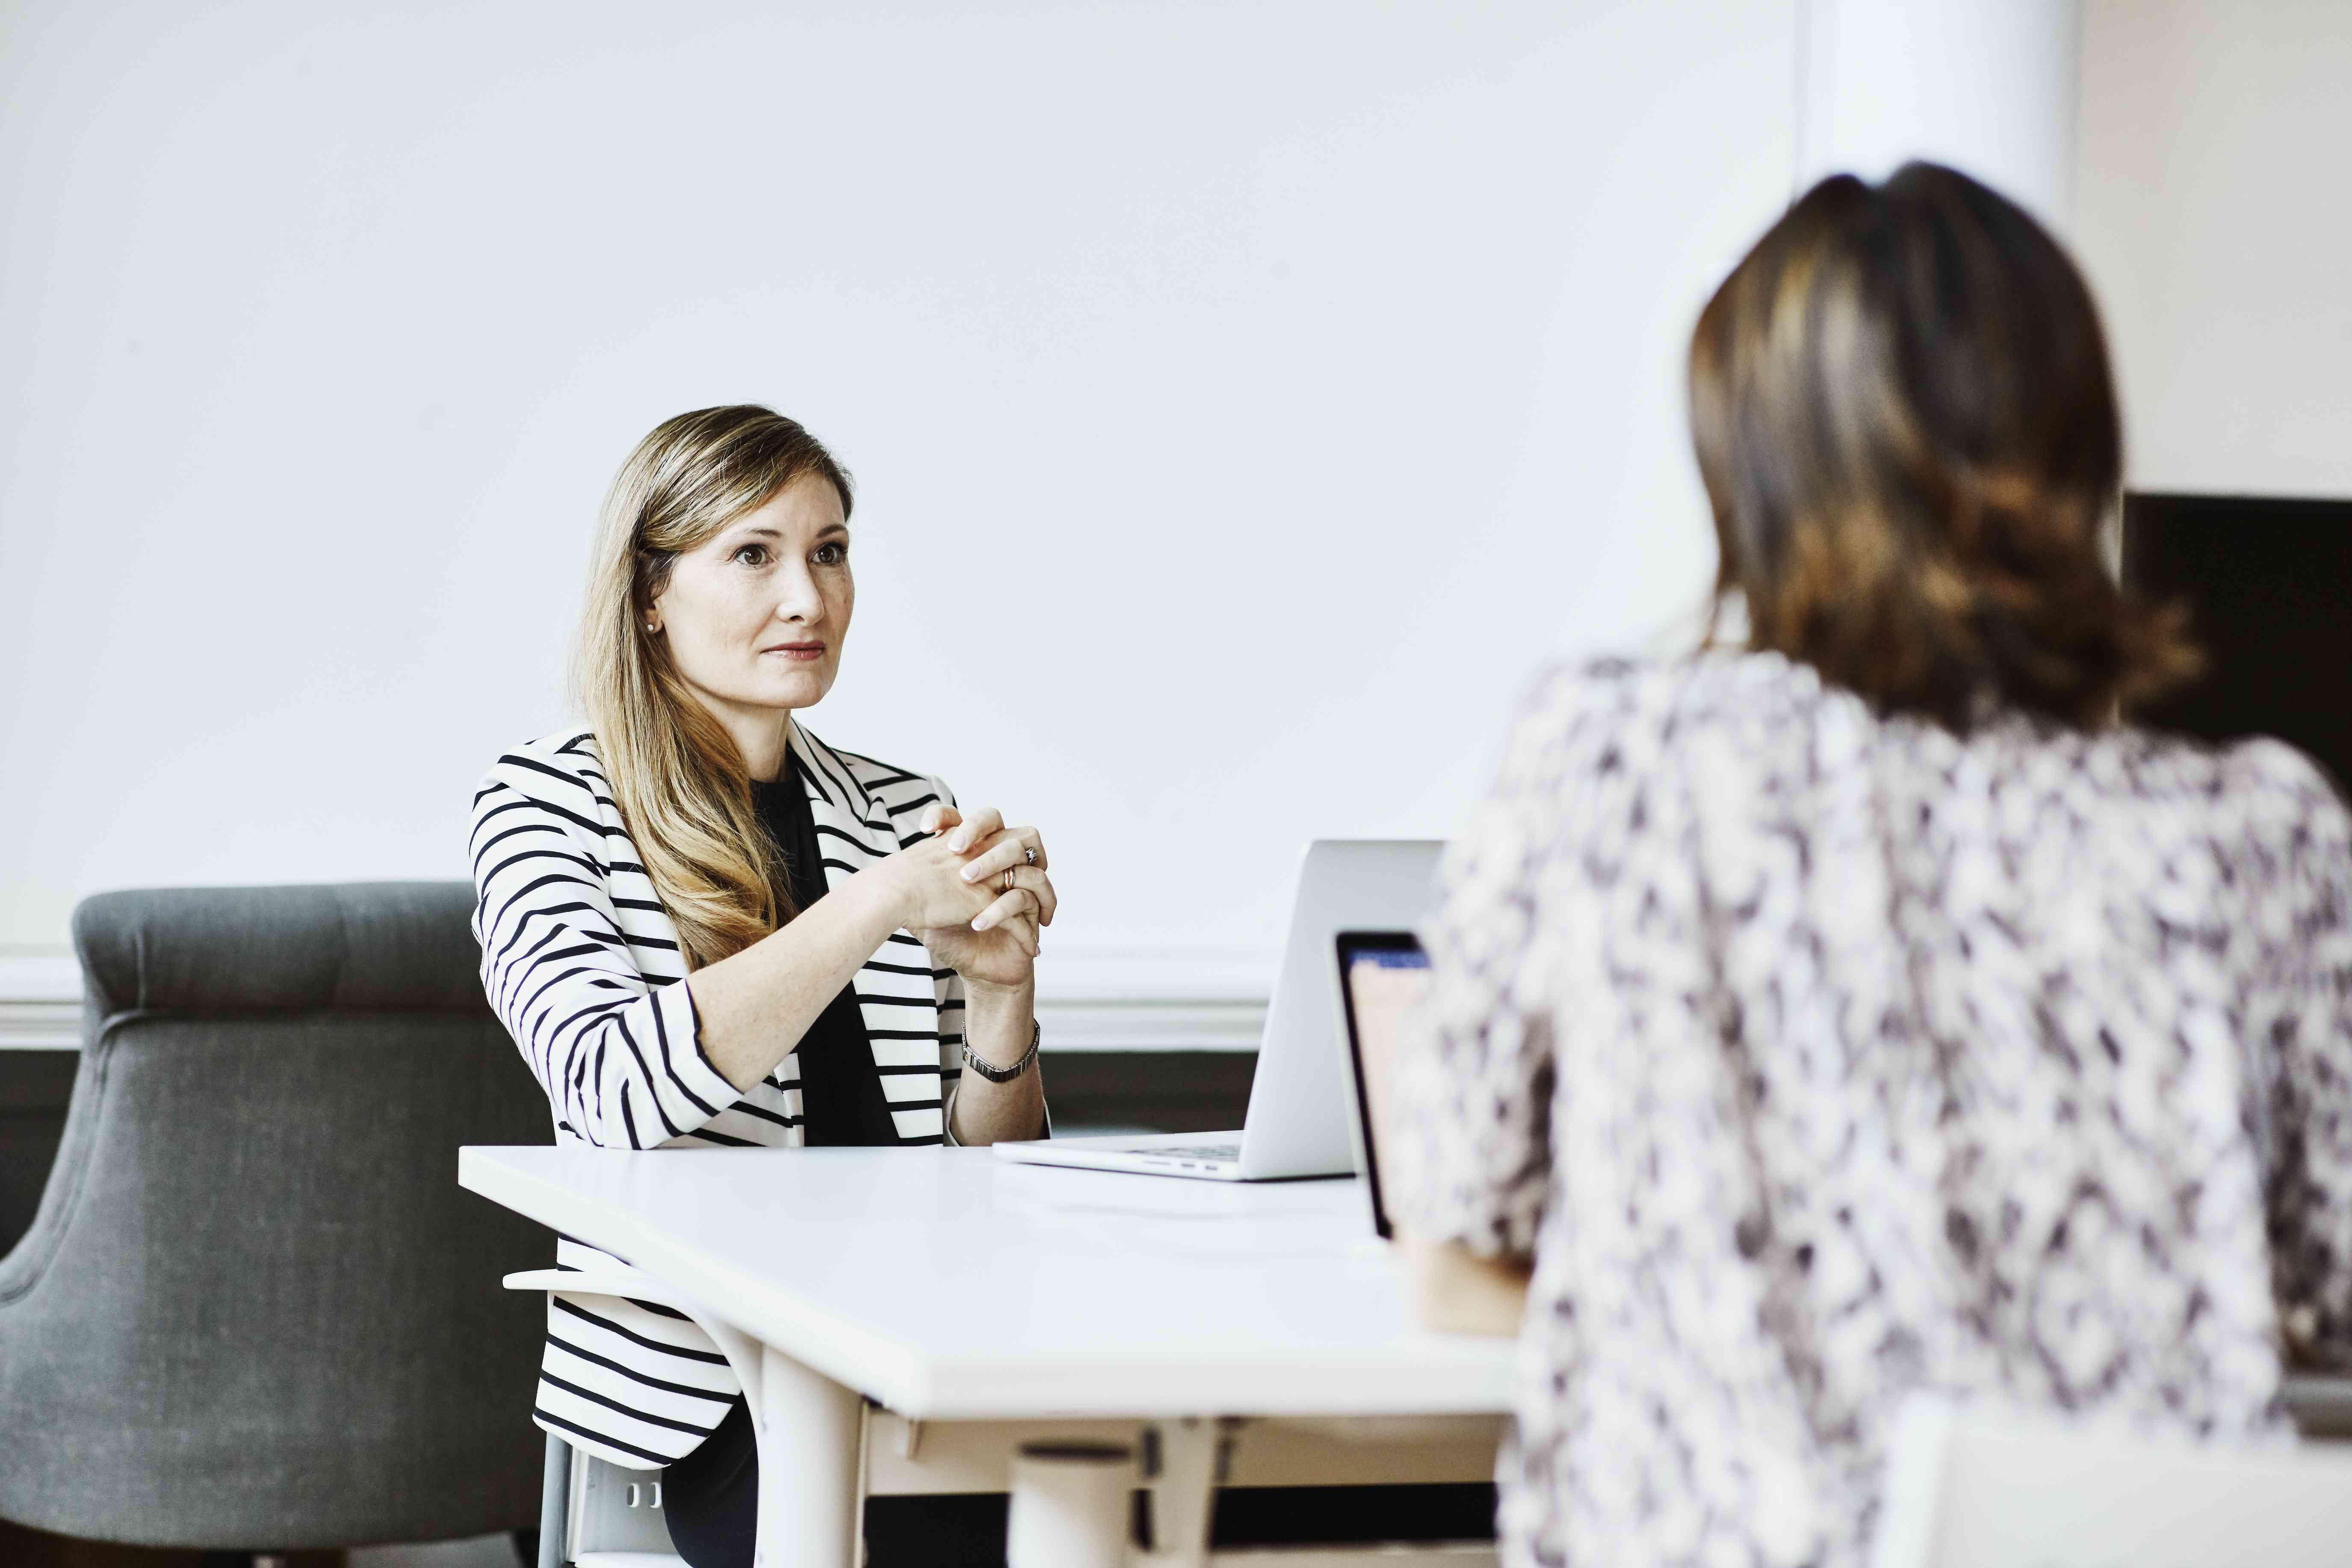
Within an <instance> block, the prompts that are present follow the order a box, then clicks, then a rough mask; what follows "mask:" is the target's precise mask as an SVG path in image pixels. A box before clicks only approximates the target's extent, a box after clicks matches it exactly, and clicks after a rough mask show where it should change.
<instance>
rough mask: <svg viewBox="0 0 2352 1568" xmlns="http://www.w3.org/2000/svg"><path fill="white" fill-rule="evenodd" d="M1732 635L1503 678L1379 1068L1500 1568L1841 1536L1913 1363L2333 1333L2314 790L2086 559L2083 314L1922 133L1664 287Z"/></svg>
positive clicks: (2148, 1385)
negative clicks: (2223, 725)
mask: <svg viewBox="0 0 2352 1568" xmlns="http://www.w3.org/2000/svg"><path fill="white" fill-rule="evenodd" d="M1690 405H1691V425H1692V433H1693V437H1694V438H1695V442H1696V447H1697V451H1698V461H1699V469H1700V473H1701V475H1702V477H1703V478H1704V479H1705V481H1706V491H1707V496H1708V498H1709V500H1710V501H1711V502H1712V503H1713V510H1714V513H1715V523H1716V530H1717V540H1718V542H1719V545H1720V549H1721V567H1720V572H1719V576H1718V586H1719V591H1720V595H1721V599H1720V606H1721V608H1722V610H1723V611H1724V612H1725V613H1726V615H1727V617H1728V618H1729V619H1731V620H1733V621H1738V620H1742V619H1744V621H1745V626H1746V633H1745V640H1746V645H1747V646H1746V647H1744V648H1738V649H1734V648H1730V647H1710V648H1708V649H1706V650H1704V651H1702V652H1701V653H1699V654H1698V655H1696V657H1693V658H1685V659H1681V660H1675V661H1672V662H1668V663H1662V664H1656V665H1649V666H1637V665H1631V664H1623V663H1601V664H1598V665H1594V666H1591V667H1588V668H1580V669H1571V670H1558V671H1554V672H1551V673H1549V674H1548V675H1546V676H1545V677H1544V678H1542V679H1540V680H1538V682H1537V684H1536V686H1535V688H1534V689H1533V691H1532V693H1531V695H1530V696H1529V698H1528V700H1527V702H1526V705H1525V707H1524V709H1523V710H1522V711H1521V713H1520V715H1519V717H1518V719H1517V725H1516V728H1515V730H1514V731H1513V734H1512V736H1511V740H1510V742H1509V746H1508V748H1507V755H1506V760H1505V762H1504V764H1503V768H1502V773H1501V777H1500V779H1499V780H1498V782H1497V783H1496V786H1495V789H1494V793H1493V795H1492V796H1491V797H1490V798H1489V800H1488V801H1487V802H1486V805H1485V806H1484V807H1483V808H1482V809H1481V811H1480V812H1479V814H1478V815H1477V816H1476V818H1475V822H1474V824H1473V826H1471V828H1470V830H1469V831H1468V833H1467V834H1466V835H1465V837H1464V838H1462V839H1461V840H1460V841H1459V842H1458V843H1456V844H1455V845H1454V847H1453V849H1452V852H1451V854H1450V856H1449V858H1448V860H1447V862H1446V868H1445V872H1444V902H1443V909H1442V912H1441V913H1440V914H1439V915H1438V916H1437V917H1436V918H1435V919H1434V920H1433V921H1432V923H1431V926H1430V929H1429V931H1427V932H1426V933H1425V934H1426V939H1427V942H1428V946H1429V948H1430V954H1431V959H1432V964H1433V982H1432V987H1431V991H1430V993H1429V995H1428V998H1427V1001H1426V1003H1425V1004H1424V1005H1423V1008H1422V1010H1421V1011H1420V1012H1419V1013H1418V1014H1417V1016H1416V1024H1415V1027H1416V1029H1417V1031H1418V1033H1417V1036H1416V1039H1417V1043H1418V1046H1419V1048H1417V1049H1414V1050H1412V1051H1411V1052H1409V1053H1408V1055H1407V1057H1406V1058H1405V1060H1404V1061H1403V1063H1402V1067H1401V1077H1402V1080H1403V1083H1402V1087H1401V1088H1400V1089H1399V1090H1398V1092H1399V1094H1400V1096H1401V1097H1402V1099H1403V1100H1405V1101H1406V1102H1407V1103H1412V1102H1415V1101H1417V1102H1418V1104H1419V1106H1420V1108H1421V1109H1422V1110H1423V1114H1422V1115H1421V1116H1420V1117H1419V1118H1417V1119H1416V1120H1414V1121H1412V1122H1411V1123H1410V1124H1408V1125H1406V1126H1404V1127H1403V1128H1402V1129H1401V1132H1402V1137H1401V1139H1400V1142H1401V1143H1402V1148H1401V1149H1400V1150H1399V1153H1400V1156H1401V1158H1400V1166H1401V1169H1400V1170H1399V1172H1398V1176H1399V1183H1398V1185H1399V1188H1400V1197H1401V1200H1402V1201H1401V1204H1400V1208H1401V1211H1402V1214H1403V1215H1404V1216H1405V1220H1404V1223H1405V1225H1406V1226H1407V1228H1408V1229H1410V1230H1412V1233H1413V1234H1414V1235H1415V1236H1416V1237H1417V1238H1418V1244H1419V1248H1420V1251H1419V1256H1420V1258H1421V1259H1422V1268H1423V1279H1424V1284H1425V1287H1426V1290H1425V1296H1424V1303H1425V1310H1427V1312H1428V1313H1429V1315H1431V1316H1432V1317H1433V1319H1434V1321H1438V1322H1440V1323H1442V1324H1446V1325H1449V1326H1454V1327H1461V1328H1469V1329H1486V1330H1490V1331H1512V1330H1516V1331H1517V1333H1518V1334H1519V1335H1520V1337H1521V1344H1522V1350H1523V1360H1522V1363H1521V1364H1522V1365H1523V1366H1525V1367H1527V1368H1528V1375H1527V1377H1526V1380H1525V1381H1524V1382H1523V1384H1522V1386H1521V1390H1520V1395H1519V1398H1518V1401H1517V1421H1516V1423H1515V1429H1514V1435H1513V1437H1512V1440H1511V1443H1510V1445H1509V1447H1508V1449H1507V1454H1506V1456H1505V1458H1504V1461H1503V1466H1502V1470H1501V1477H1500V1479H1501V1484H1502V1494H1503V1504H1502V1519H1501V1533H1502V1538H1503V1552H1504V1556H1505V1558H1506V1560H1507V1561H1508V1562H1510V1563H1517V1564H1524V1563H1538V1562H1539V1563H1570V1564H1585V1563H1699V1562H1706V1563H1716V1562H1739V1563H1755V1564H1798V1563H1806V1564H1852V1563H1861V1562H1862V1561H1863V1560H1864V1554H1865V1552H1866V1548H1867V1542H1868V1540H1869V1536H1870V1531H1871V1527H1872V1521H1873V1518H1874V1510H1875V1509H1876V1506H1877V1500H1878V1485H1879V1472H1880V1468H1881V1462H1882V1460H1883V1458H1884V1453H1885V1438H1886V1433H1887V1430H1888V1425H1889V1418H1890V1416H1891V1415H1892V1413H1893V1411H1894V1409H1895V1405H1896V1404H1897V1402H1898V1401H1899V1400H1900V1399H1901V1398H1902V1397H1903V1396H1905V1395H1906V1394H1909V1393H1911V1392H1912V1391H1915V1390H1938V1391H1943V1392H1946V1393H1949V1394H1997V1395H2000V1396H2003V1397H2006V1398H2009V1399H2012V1400H2017V1401H2021V1402H2024V1403H2027V1404H2030V1405H2042V1406H2049V1407H2056V1408H2061V1409H2067V1410H2083V1411H2089V1410H2099V1411H2104V1412H2108V1413H2112V1414H2115V1415H2120V1416H2122V1417H2125V1418H2127V1419H2129V1420H2132V1421H2135V1422H2137V1423H2139V1424H2141V1425H2143V1426H2148V1427H2156V1428H2169V1429H2173V1430H2177V1431H2180V1432H2184V1433H2189V1434H2193V1435H2198V1436H2208V1437H2216V1438H2252V1437H2257V1436H2263V1435H2265V1434H2271V1433H2274V1432H2278V1431H2280V1430H2282V1429H2283V1427H2284V1413H2283V1411H2282V1408H2281V1405H2280V1390H2281V1377H2282V1363H2283V1362H2284V1360H2285V1359H2286V1358H2288V1357H2297V1358H2303V1359H2305V1360H2308V1361H2313V1362H2317V1363H2326V1364H2332V1365H2338V1366H2342V1365H2352V821H2347V816H2346V813H2345V810H2344V808H2343V806H2342V805H2341V804H2340V803H2339V801H2338V800H2337V798H2336V795H2335V793H2334V791H2333V790H2332V789H2331V788H2330V785H2329V784H2328V782H2327V781H2326V779H2325V778H2324V777H2323V776H2322V775H2321V773H2319V771H2318V770H2317V769H2316V768H2315V766H2314V765H2313V764H2312V763H2310V762H2309V761H2308V760H2306V759H2305V757H2303V756H2302V755H2301V754H2299V753H2297V752H2294V751H2292V750H2290V749H2289V748H2287V747H2285V746H2284V745H2281V744H2279V743H2277V742H2271V741H2257V742H2248V743H2244V744H2241V745H2235V746H2231V747H2228V748H2224V749H2220V750H2212V749H2208V748H2206V747H2203V746H2200V745H2198V744H2194V743H2191V742H2186V741H2183V740H2179V739H2175V738H2172V737H2168V736H2164V735H2159V734H2155V733H2150V732H2148V731H2144V730H2140V729H2137V728H2134V727H2132V726H2131V725H2129V724H2126V723H2124V722H2121V721H2119V720H2118V717H2117V715H2118V705H2119V703H2121V702H2123V701H2125V700H2128V699H2130V698H2132V697H2135V696H2137V695H2139V694H2141V693H2145V692H2148V691H2153V690H2156V689H2160V688H2162V687H2164V686H2165V685H2167V684H2168V683H2170V682H2173V681H2177V680H2179V679H2183V678H2184V677H2186V676H2187V675H2188V674H2189V672H2190V671H2191V670H2192V669H2193V668H2194V664H2195V658H2194V656H2193V654H2192V652H2191V651H2190V649H2189V646H2188V644H2187V643H2186V642H2185V641H2184V639H2183V637H2182V633H2181V628H2180V626H2179V621H2178V619H2177V617H2175V616H2170V615H2168V614H2167V613H2165V612H2164V611H2163V610H2161V609H2160V608H2157V607H2152V606H2149V605H2142V604H2139V603H2137V602H2135V601H2134V600H2133V599H2132V598H2131V597H2130V596H2129V595H2127V594H2126V593H2124V592H2123V591H2122V590H2121V589H2120V588H2118V586H2117V585H2116V582H2115V579H2114V577H2113V576H2112V575H2111V574H2110V573H2109V571H2108V569H2107V566H2106V564H2105V562H2106V555H2105V551H2104V548H2103V545H2104V542H2105V531H2106V530H2107V529H2108V528H2110V527H2111V526H2112V525H2113V523H2114V520H2115V517H2116V501H2117V484H2118V476H2119V474H2120V471H2121V457H2120V450H2119V447H2120V443H2119V439H2118V435H2117V429H2118V423H2117V418H2116V403H2115V395H2114V391H2113V387H2112V382H2111V378H2110V375H2109V372H2108V367H2107V356H2106V351H2105V344H2104V342H2103V341H2102V337H2101V333H2100V330H2099V323H2098V318H2097V314H2096V312H2095V309H2094V307H2093V305H2092V301H2091V298H2090V295H2089V293H2088V291H2087V289H2085V288H2084V284H2083V280H2082V279H2081V278H2080V277H2079V276H2078V275H2077V273H2076V272H2075V270H2074V267H2073V265H2072V264H2071V263H2070V262H2069V261H2068V259H2067V258H2066V257H2065V255H2064V253H2063V251H2061V250H2060V248H2059V247H2058V246H2057V245H2056V244H2055V243H2053V241H2052V240H2051V238H2050V237H2049V236H2048V235H2046V234H2045V233H2043V232H2042V229H2041V228H2040V227H2039V226H2037V225H2036V224H2035V223H2034V222H2033V221H2032V219H2031V218H2030V217H2028V216H2026V215H2025V214H2024V213H2023V212H2021V211H2020V210H2019V209H2018V208H2017V207H2015V206H2014V205H2011V204H2010V203H2009V202H2007V201H2005V200H2003V199H2002V198H2001V197H2000V196H1999V195H1995V194H1994V193H1993V192H1991V191H1990V190H1988V189H1986V188H1985V187H1984V186H1982V185H1980V184H1977V183H1975V182H1974V181H1971V180H1969V179H1968V178H1967V177H1965V176H1963V175H1961V174H1956V173H1954V172H1952V171H1951V170H1948V169H1943V168H1937V167H1932V166H1927V165H1922V164H1913V165H1910V166H1908V167H1906V168H1905V169H1903V170H1901V171H1900V172H1898V173H1897V174H1895V176H1894V177H1892V178H1891V179H1889V180H1887V181H1886V182H1885V184H1880V185H1875V186H1873V185H1868V184H1864V183H1862V182H1861V181H1859V180H1855V179H1853V178H1850V177H1839V178H1834V179H1831V180H1827V181H1824V182H1823V183H1822V184H1819V185H1817V186H1815V187H1814V188H1813V189H1812V190H1811V191H1810V192H1808V193H1807V194H1806V195H1804V196H1803V198H1802V199H1801V200H1800V201H1798V202H1797V203H1796V205H1794V206H1792V207H1791V208H1790V211H1789V212H1788V213H1787V215H1786V216H1783V217H1782V218H1781V219H1780V222H1779V223H1777V224H1775V225H1774V226H1773V227H1772V228H1771V230H1770V231H1769V233H1767V234H1766V235H1765V236H1764V237H1763V238H1762V239H1761V240H1760V241H1759V243H1758V244H1757V246H1756V247H1755V248H1754V249H1753V250H1752V251H1750V252H1749V253H1748V257H1747V258H1746V259H1744V260H1743V261H1741V262H1740V264H1739V265H1738V268H1736V269H1735V270H1734V271H1733V272H1732V274H1731V275H1730V277H1729V278H1727V279H1726V280H1725V281H1724V283H1723V285H1722V287H1721V288H1720V289H1717V292H1716V294H1715V297H1714V299H1713V300H1711V301H1710V302H1709V303H1708V305H1707V306H1706V310H1705V312H1704V313H1703V314H1702V316H1701V317H1700V320H1699V322H1698V327H1697V331H1696V334H1695V335H1694V338H1693V342H1692V345H1691V354H1690Z"/></svg>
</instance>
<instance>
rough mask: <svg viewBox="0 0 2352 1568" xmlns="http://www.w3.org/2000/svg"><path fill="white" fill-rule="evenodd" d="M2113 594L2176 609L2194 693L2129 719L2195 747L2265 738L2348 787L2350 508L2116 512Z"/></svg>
mask: <svg viewBox="0 0 2352 1568" xmlns="http://www.w3.org/2000/svg"><path fill="white" fill-rule="evenodd" d="M2123 544H2124V550H2123V566H2124V582H2125V583H2126V584H2127V585H2128V586H2130V587H2131V588H2132V589H2133V590H2135V591H2136V592H2137V593H2138V594H2140V595H2142V596H2143V597H2146V598H2149V599H2153V600H2156V601H2158V602H2159V603H2162V602H2178V603H2184V604H2186V605H2188V606H2189V616H2190V620H2189V629H2190V632H2191V634H2192V635H2193V636H2194V637H2195V638H2196V641H2197V643H2198V646H2199V647H2201V648H2203V649H2204V651H2205V661H2206V668H2205V674H2204V676H2203V678H2202V679H2199V680H2198V681H2197V682H2196V683H2195V684H2193V685H2190V686H2188V687H2185V688H2183V689H2180V690H2179V691H2177V692H2175V693H2173V694H2172V695H2169V696H2167V697H2164V698H2162V699H2159V700H2156V701H2153V702H2146V703H2141V704H2139V705H2137V706H2136V707H2135V708H2134V709H2133V710H2132V711H2131V713H2130V715H2129V717H2130V718H2131V719H2132V720H2134V721H2136V722H2138V723H2143V724H2147V725H2151V726H2153V727H2155V728H2158V729H2163V730H2174V731H2180V732H2182V733H2184V734H2189V735H2195V736H2199V737H2201V738H2202V739H2205V740H2209V741H2234V740H2237V739H2239V738H2241V737H2242V736H2246V735H2275V736H2276V737H2278V738H2279V739H2280V740H2282V741H2284V742H2287V743H2288V744H2290V745H2293V746H2294V747H2296V748H2298V749H2299V750H2301V751H2303V752H2306V753H2308V754H2309V755H2310V756H2311V757H2312V758H2314V759H2315V761H2317V762H2318V763H2320V764H2321V765H2322V766H2324V767H2325V768H2326V769H2327V771H2328V772H2329V773H2331V774H2332V775H2334V779H2335V783H2336V788H2337V789H2338V790H2339V791H2340V790H2342V789H2343V788H2344V786H2345V784H2346V783H2347V781H2352V500H2277V499H2273V498H2262V497H2252V496H2209V495H2140V494H2134V495H2129V496H2126V497H2125V498H2124V536H2123Z"/></svg>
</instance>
